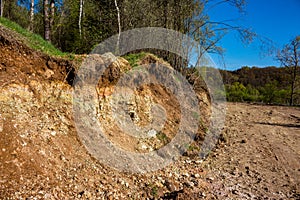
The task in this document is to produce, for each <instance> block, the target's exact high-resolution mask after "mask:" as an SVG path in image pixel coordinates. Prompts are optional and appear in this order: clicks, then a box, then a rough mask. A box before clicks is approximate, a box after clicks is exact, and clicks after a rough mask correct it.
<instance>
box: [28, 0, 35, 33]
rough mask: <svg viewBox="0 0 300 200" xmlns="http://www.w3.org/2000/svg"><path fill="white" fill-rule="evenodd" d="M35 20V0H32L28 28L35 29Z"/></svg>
mask: <svg viewBox="0 0 300 200" xmlns="http://www.w3.org/2000/svg"><path fill="white" fill-rule="evenodd" d="M33 20H34V0H31V2H30V22H29V27H28V29H29V30H30V31H33Z"/></svg>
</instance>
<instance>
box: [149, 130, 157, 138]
mask: <svg viewBox="0 0 300 200" xmlns="http://www.w3.org/2000/svg"><path fill="white" fill-rule="evenodd" d="M156 134H157V132H156V130H154V129H151V130H150V131H148V136H149V137H155V136H156Z"/></svg>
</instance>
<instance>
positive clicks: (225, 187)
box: [203, 103, 300, 199]
mask: <svg viewBox="0 0 300 200" xmlns="http://www.w3.org/2000/svg"><path fill="white" fill-rule="evenodd" d="M224 138H225V140H226V144H225V145H224V146H223V147H220V148H219V149H218V150H217V151H216V152H215V153H213V154H212V155H210V157H209V158H208V159H207V160H206V161H205V162H204V166H203V167H204V168H205V169H206V168H207V169H208V174H209V175H208V179H209V180H210V182H211V183H212V187H213V188H212V190H211V192H212V194H213V196H215V197H217V198H218V199H228V198H229V199H300V109H299V108H290V107H279V106H261V105H249V104H235V103H229V104H228V111H227V122H226V127H225V130H224Z"/></svg>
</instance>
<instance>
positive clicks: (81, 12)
mask: <svg viewBox="0 0 300 200" xmlns="http://www.w3.org/2000/svg"><path fill="white" fill-rule="evenodd" d="M83 4H84V2H83V0H80V5H79V20H78V28H79V35H80V38H81V35H82V27H81V22H82V16H83Z"/></svg>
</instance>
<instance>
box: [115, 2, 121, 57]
mask: <svg viewBox="0 0 300 200" xmlns="http://www.w3.org/2000/svg"><path fill="white" fill-rule="evenodd" d="M115 6H116V9H117V14H118V28H119V34H118V40H117V45H116V54H118V53H119V48H120V37H121V18H120V9H119V7H118V3H117V0H115Z"/></svg>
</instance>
